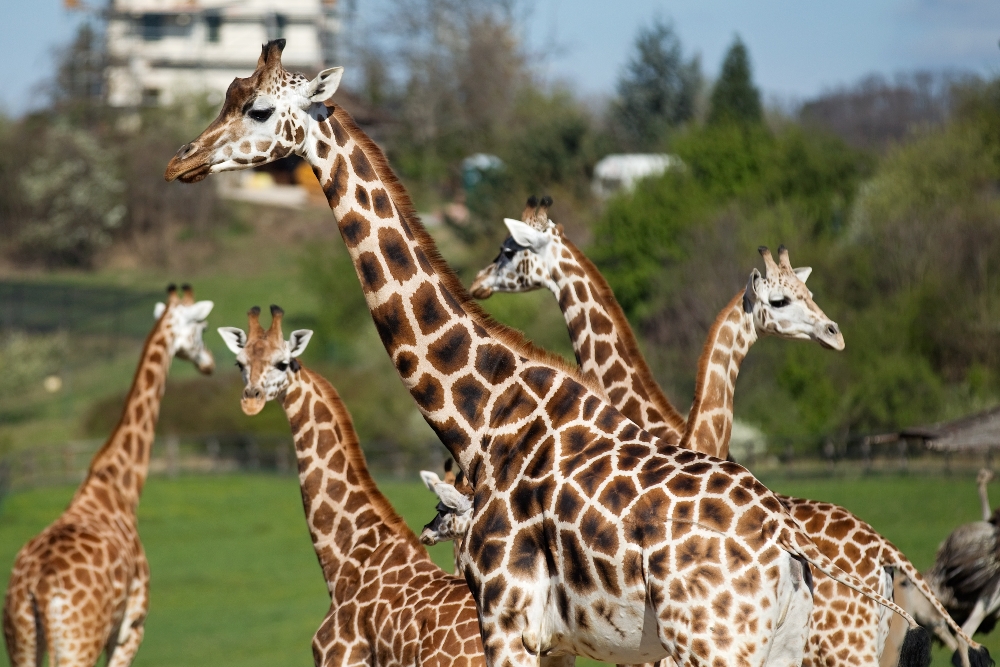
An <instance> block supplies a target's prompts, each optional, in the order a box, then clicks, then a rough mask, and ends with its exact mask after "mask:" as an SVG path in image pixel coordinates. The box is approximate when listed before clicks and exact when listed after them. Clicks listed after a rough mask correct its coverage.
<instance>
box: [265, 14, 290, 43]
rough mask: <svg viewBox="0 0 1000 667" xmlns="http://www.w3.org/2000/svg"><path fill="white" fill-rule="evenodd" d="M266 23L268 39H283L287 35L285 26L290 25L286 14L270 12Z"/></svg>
mask: <svg viewBox="0 0 1000 667" xmlns="http://www.w3.org/2000/svg"><path fill="white" fill-rule="evenodd" d="M264 23H265V24H266V27H267V39H268V41H270V40H272V39H281V38H282V37H284V36H285V26H286V25H288V17H287V16H285V15H284V14H269V15H268V17H267V18H266V19H264Z"/></svg>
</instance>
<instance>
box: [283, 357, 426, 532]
mask: <svg viewBox="0 0 1000 667" xmlns="http://www.w3.org/2000/svg"><path fill="white" fill-rule="evenodd" d="M300 364H301V362H300ZM299 372H300V373H302V372H305V373H307V374H308V375H309V378H310V379H311V380H312V382H313V385H314V386H315V387H316V389H317V390H318V391H319V392H320V393H321V394H322V395H323V399H324V401H325V402H326V404H327V405H328V406H330V408H331V410H332V411H333V416H334V419H336V420H339V422H340V425H341V428H340V431H341V437H343V438H344V445H345V447H344V450H345V452H346V457H347V464H348V465H349V466H350V467H351V470H352V471H353V472H354V475H355V476H356V477H357V481H358V484H359V485H360V486H361V488H362V489H363V490H364V492H365V494H366V495H367V496H368V498H369V499H370V500H371V503H372V505H374V506H375V512H376V514H378V516H379V518H380V519H381V520H382V521H383V522H384V523H385V524H386V525H387V526H389V528H391V529H392V530H393V531H394V532H395V533H396V534H397V535H399V536H400V537H403V538H405V539H406V540H407V541H409V542H411V543H412V544H413V545H414V546H415V547H418V548H419V549H420V551H424V547H423V545H422V544H421V543H420V540H419V539H418V538H417V536H416V535H415V534H414V532H413V531H412V530H410V527H409V526H407V525H406V522H405V521H403V518H402V517H401V516H399V514H398V513H397V512H396V510H395V509H393V507H392V504H391V503H389V500H388V499H387V498H386V497H385V496H384V495H382V492H381V491H379V489H378V486H377V485H376V484H375V480H374V479H372V476H371V473H370V472H369V470H368V462H367V461H366V460H365V454H364V452H363V451H362V450H361V442H360V440H359V439H358V432H357V431H356V430H355V429H354V421H353V420H352V419H351V413H350V412H348V411H347V407H346V406H345V405H344V401H343V400H342V399H341V398H340V394H338V393H337V390H336V389H335V388H334V387H333V385H332V384H330V381H329V380H327V379H326V378H325V377H323V376H322V375H320V374H319V373H317V372H315V371H312V370H309V369H307V368H306V367H305V366H301V369H300V370H299Z"/></svg>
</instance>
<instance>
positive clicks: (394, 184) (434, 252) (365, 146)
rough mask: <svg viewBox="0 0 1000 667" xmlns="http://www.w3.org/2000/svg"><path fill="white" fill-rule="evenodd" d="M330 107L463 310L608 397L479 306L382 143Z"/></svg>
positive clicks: (574, 368) (524, 351) (516, 346)
mask: <svg viewBox="0 0 1000 667" xmlns="http://www.w3.org/2000/svg"><path fill="white" fill-rule="evenodd" d="M328 106H329V107H330V108H331V109H332V111H333V116H334V118H336V119H337V121H338V122H339V123H340V124H341V125H343V127H344V129H345V130H347V133H348V134H349V135H350V136H351V138H352V139H354V141H355V142H357V144H358V145H359V146H361V149H362V150H363V151H364V153H365V155H366V156H367V157H368V160H369V161H370V162H371V163H372V167H373V168H374V169H375V173H376V174H378V177H379V178H380V179H381V180H382V182H383V183H384V184H385V187H386V190H387V191H388V193H389V197H390V198H391V199H392V202H393V204H395V206H396V210H398V211H399V214H400V215H401V216H402V218H403V220H404V221H405V223H406V224H407V226H409V228H410V231H411V232H412V233H413V236H414V238H415V239H416V240H417V244H418V245H419V246H420V249H421V250H423V251H424V255H426V256H427V261H428V262H430V265H431V268H432V269H433V270H434V272H435V273H437V275H438V277H439V278H440V279H441V282H442V284H443V285H444V287H445V289H447V290H448V291H449V292H450V293H451V295H452V296H453V297H454V298H455V300H456V301H458V303H459V304H460V305H461V307H462V309H463V310H464V311H465V312H466V313H467V314H468V315H469V316H470V317H471V318H472V319H473V321H475V322H476V324H478V325H480V326H481V327H483V328H484V329H486V331H487V332H488V333H489V334H490V335H491V336H493V337H495V338H496V339H498V340H499V341H500V342H501V343H503V344H504V345H506V346H508V347H511V348H513V349H514V351H516V352H518V353H519V354H521V355H523V356H524V357H527V358H528V359H532V360H534V361H538V362H540V363H543V364H546V365H548V366H551V367H553V368H555V369H556V370H559V371H562V372H564V373H566V374H568V375H569V376H571V377H572V378H573V379H574V380H576V381H577V382H579V383H580V384H582V385H584V386H585V387H587V388H588V389H590V390H591V391H593V392H594V393H596V394H597V395H598V396H604V390H603V389H602V388H601V387H600V386H599V385H598V383H597V381H596V380H594V379H593V378H589V377H587V376H585V375H583V373H581V372H580V369H579V368H578V367H577V366H575V365H573V364H571V363H570V362H568V361H567V360H566V359H565V358H563V357H562V356H560V355H558V354H555V353H554V352H549V351H548V350H545V349H543V348H541V347H539V346H538V345H535V344H534V343H532V342H531V341H530V340H528V339H527V338H526V337H525V335H524V334H523V333H521V332H520V331H518V330H517V329H512V328H511V327H508V326H507V325H505V324H502V323H500V322H497V321H496V320H495V319H493V317H492V316H491V315H489V313H487V312H486V311H485V310H483V309H482V307H481V306H480V305H479V303H478V302H477V301H476V300H475V299H473V298H472V296H471V295H470V294H469V292H468V291H467V290H466V289H465V285H463V284H462V281H461V280H459V278H458V275H456V274H455V271H454V270H453V269H452V268H451V267H450V266H449V265H448V263H447V262H446V261H445V260H444V258H443V257H441V253H440V252H439V251H438V247H437V244H436V243H435V242H434V239H433V237H432V236H431V235H430V234H429V233H428V232H427V229H426V228H425V227H424V225H423V223H422V222H420V217H419V216H418V215H417V209H416V207H414V205H413V201H412V200H411V199H410V195H409V194H408V193H407V192H406V189H405V188H404V187H403V184H402V183H400V181H399V178H398V177H397V176H396V174H395V172H393V170H392V167H390V166H389V161H388V160H387V159H386V157H385V153H383V152H382V149H381V148H379V147H378V144H376V143H375V142H374V141H372V139H371V138H370V137H369V136H368V135H367V134H365V133H364V131H363V130H362V129H361V128H360V127H358V125H357V123H355V122H354V119H353V118H351V115H350V114H349V113H347V111H345V110H344V109H343V108H342V107H340V106H336V105H333V104H330V105H328Z"/></svg>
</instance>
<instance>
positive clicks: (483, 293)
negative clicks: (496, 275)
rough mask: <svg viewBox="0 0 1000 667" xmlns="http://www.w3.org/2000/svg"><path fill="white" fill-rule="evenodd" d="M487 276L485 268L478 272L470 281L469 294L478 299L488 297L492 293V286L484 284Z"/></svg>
mask: <svg viewBox="0 0 1000 667" xmlns="http://www.w3.org/2000/svg"><path fill="white" fill-rule="evenodd" d="M488 278H489V274H488V273H487V270H486V269H484V270H482V271H480V272H479V275H477V276H476V279H475V280H474V281H472V285H471V286H470V287H469V294H471V295H472V298H473V299H479V300H480V301H482V300H484V299H488V298H490V295H492V294H493V288H492V287H490V286H489V285H487V284H486V280H487V279H488Z"/></svg>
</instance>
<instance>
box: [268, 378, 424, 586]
mask: <svg viewBox="0 0 1000 667" xmlns="http://www.w3.org/2000/svg"><path fill="white" fill-rule="evenodd" d="M294 377H295V380H294V381H293V382H292V383H291V384H290V385H289V387H288V389H286V390H285V393H284V395H283V396H282V397H281V401H282V405H283V407H284V408H285V414H286V415H287V416H288V422H289V424H291V427H292V435H293V437H294V439H295V456H296V457H297V459H298V467H299V488H300V489H301V492H302V508H303V510H304V511H305V514H306V522H307V523H308V525H309V534H310V535H311V536H312V541H313V548H314V549H315V550H316V556H317V558H318V559H319V564H320V567H321V568H322V569H323V575H324V577H325V578H326V581H327V584H328V586H330V587H331V588H330V593H331V595H332V594H333V588H332V586H333V583H334V582H335V581H337V577H338V575H339V574H342V573H343V568H344V566H345V565H349V566H353V567H355V568H360V567H362V566H363V565H364V563H365V562H366V561H367V560H368V558H369V557H370V556H371V555H372V553H374V552H375V551H376V550H378V549H379V548H380V547H382V546H383V545H385V544H387V543H390V542H391V543H399V542H404V543H409V544H410V545H412V547H413V549H411V551H412V555H411V559H412V560H417V559H429V556H428V555H427V551H426V550H425V549H424V548H423V547H422V546H421V545H420V542H419V540H417V537H416V535H414V534H413V532H412V531H411V530H410V529H409V528H408V527H407V526H406V524H405V523H404V522H403V520H402V519H401V518H400V517H399V515H398V514H396V512H395V511H394V510H393V509H392V505H390V504H389V501H388V500H387V499H386V498H385V496H383V495H382V493H381V492H380V491H379V490H378V488H377V487H376V486H375V481H374V480H373V479H372V477H371V475H370V474H369V472H368V466H367V465H366V464H365V456H364V454H363V453H362V451H361V445H360V444H359V442H358V435H357V432H356V431H355V430H354V424H353V423H352V422H351V416H350V413H348V411H347V408H346V407H345V406H344V403H343V402H342V401H341V400H340V396H339V395H338V394H337V390H336V389H334V388H333V386H332V385H331V384H330V383H329V382H327V381H326V379H325V378H323V376H321V375H319V374H318V373H314V372H313V371H310V370H308V369H306V368H305V367H301V368H300V370H299V371H298V372H297V373H295V375H294Z"/></svg>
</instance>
